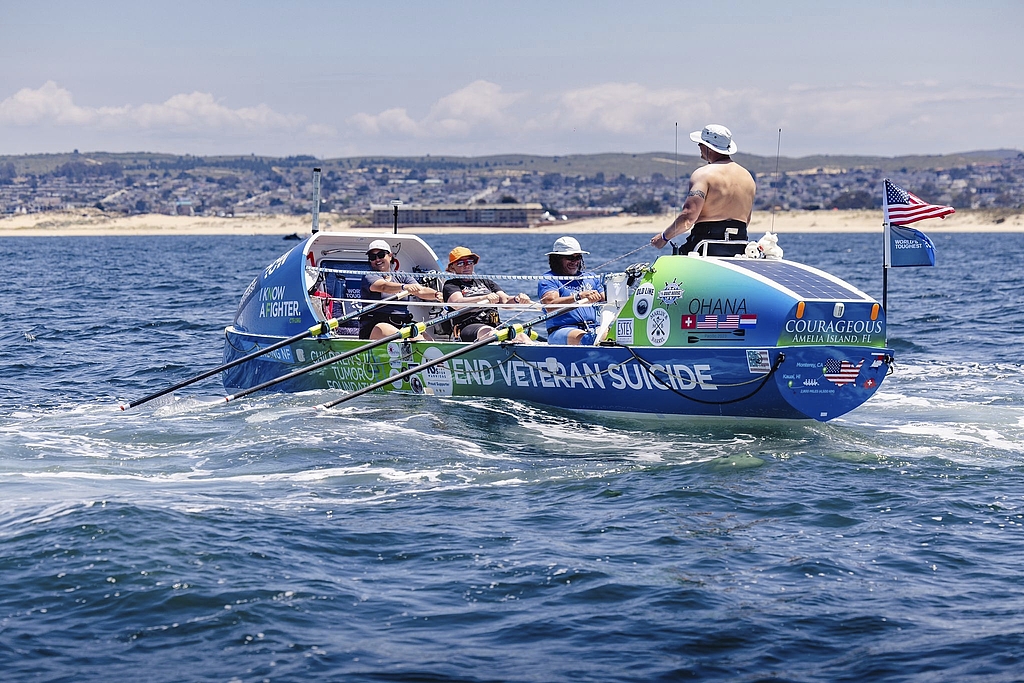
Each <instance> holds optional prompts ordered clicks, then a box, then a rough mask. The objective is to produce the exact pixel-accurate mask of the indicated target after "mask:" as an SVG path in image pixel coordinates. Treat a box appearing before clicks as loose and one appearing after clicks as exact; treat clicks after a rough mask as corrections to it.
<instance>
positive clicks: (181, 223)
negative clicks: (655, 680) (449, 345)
mask: <svg viewBox="0 0 1024 683" xmlns="http://www.w3.org/2000/svg"><path fill="white" fill-rule="evenodd" d="M672 218H673V216H671V215H667V214H666V215H661V216H625V215H619V216H607V217H604V218H589V219H584V220H574V221H559V222H554V223H547V224H544V225H539V226H535V227H532V228H479V227H461V226H453V227H431V228H415V232H417V233H421V234H432V233H441V232H462V231H465V232H466V233H469V234H481V233H500V232H521V231H524V230H529V231H530V232H536V233H545V234H547V233H551V234H554V233H559V234H563V233H564V234H573V233H576V234H593V233H603V232H604V233H631V232H635V233H650V234H654V233H655V232H657V231H659V230H661V229H662V228H664V227H666V226H667V225H668V224H669V222H670V221H671V220H672ZM310 222H311V217H310V216H309V215H308V214H307V215H305V216H290V215H272V216H240V217H231V218H218V217H207V216H167V215H164V214H143V215H137V216H120V215H116V216H114V215H108V214H105V213H103V212H102V211H98V210H96V209H81V210H77V211H60V212H47V213H36V214H22V215H16V216H9V217H5V218H2V219H0V237H18V236H21V237H43V236H51V237H57V236H71V235H204V234H209V235H282V236H283V235H290V234H292V233H297V234H299V235H303V234H308V233H309V228H310ZM349 226H350V222H349V221H348V220H347V219H346V218H345V217H343V216H340V215H334V214H321V216H320V227H321V229H323V230H332V229H334V230H342V229H347V228H348V227H349ZM772 227H774V230H775V231H776V232H778V233H782V234H784V233H787V232H788V233H797V232H817V233H832V232H835V233H843V232H880V231H881V229H882V212H881V211H781V212H777V213H776V214H775V215H774V216H773V215H772V214H771V213H768V212H755V213H754V217H753V220H752V221H751V225H750V229H749V234H750V236H751V237H752V238H756V237H757V236H759V235H761V234H762V233H764V232H766V231H767V230H768V229H769V228H772ZM915 227H920V228H921V229H922V230H924V231H925V232H936V233H937V232H1024V213H1021V212H1017V213H1000V214H996V213H993V212H991V211H961V212H958V213H955V214H953V215H952V216H948V217H947V218H945V219H941V220H937V219H933V220H928V221H923V222H921V223H919V224H917V226H915ZM362 229H363V230H365V231H367V232H382V233H384V232H390V230H388V229H383V230H382V229H380V228H369V227H367V228H362Z"/></svg>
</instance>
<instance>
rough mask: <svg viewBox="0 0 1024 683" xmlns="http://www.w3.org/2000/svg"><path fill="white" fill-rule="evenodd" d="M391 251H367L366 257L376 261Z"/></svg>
mask: <svg viewBox="0 0 1024 683" xmlns="http://www.w3.org/2000/svg"><path fill="white" fill-rule="evenodd" d="M390 253H391V252H389V251H369V252H367V253H366V258H368V259H370V260H371V261H376V260H377V259H382V258H384V257H385V256H387V255H388V254H390Z"/></svg>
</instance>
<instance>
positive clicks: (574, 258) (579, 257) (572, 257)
mask: <svg viewBox="0 0 1024 683" xmlns="http://www.w3.org/2000/svg"><path fill="white" fill-rule="evenodd" d="M562 258H564V259H565V260H566V261H582V260H583V254H570V255H569V256H563V257H562Z"/></svg>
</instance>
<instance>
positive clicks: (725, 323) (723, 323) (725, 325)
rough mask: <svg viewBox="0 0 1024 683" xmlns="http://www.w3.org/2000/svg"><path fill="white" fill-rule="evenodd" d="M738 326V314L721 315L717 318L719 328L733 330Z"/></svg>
mask: <svg viewBox="0 0 1024 683" xmlns="http://www.w3.org/2000/svg"><path fill="white" fill-rule="evenodd" d="M739 326H740V317H739V316H738V315H723V316H722V317H721V318H719V319H718V329H720V330H735V329H736V328H738V327H739Z"/></svg>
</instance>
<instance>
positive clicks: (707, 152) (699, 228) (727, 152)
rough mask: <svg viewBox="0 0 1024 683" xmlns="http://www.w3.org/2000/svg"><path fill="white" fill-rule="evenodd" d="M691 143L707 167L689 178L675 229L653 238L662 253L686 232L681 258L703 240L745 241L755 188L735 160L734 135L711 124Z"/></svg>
mask: <svg viewBox="0 0 1024 683" xmlns="http://www.w3.org/2000/svg"><path fill="white" fill-rule="evenodd" d="M690 139H691V140H693V141H694V142H696V143H697V144H698V145H699V146H700V158H701V159H704V160H705V161H707V162H708V164H707V166H701V167H700V168H698V169H697V170H695V171H694V172H693V173H692V174H691V175H690V189H689V191H688V192H687V195H686V201H685V202H683V210H682V212H681V213H680V214H679V215H678V216H677V217H676V219H675V220H674V221H672V225H670V226H668V227H667V228H665V230H663V231H662V232H660V233H658V234H657V235H655V236H654V237H652V238H651V245H652V246H654V247H657V248H658V249H661V248H662V247H664V246H665V245H666V244H668V241H669V240H670V239H672V238H673V237H675V236H676V235H680V234H682V233H684V232H686V231H687V230H689V231H690V236H689V237H688V238H687V239H686V242H684V243H683V246H682V248H681V249H680V253H681V254H688V253H690V252H691V251H693V249H694V248H696V246H697V244H698V243H699V242H700V241H701V240H709V239H710V240H724V239H736V240H746V239H747V225H748V224H749V223H750V216H751V213H752V212H753V209H754V192H755V190H756V185H755V183H754V178H753V176H751V175H750V171H748V170H747V169H745V168H743V167H742V166H740V165H739V164H737V163H736V162H735V161H733V160H732V155H733V154H735V153H736V143H735V142H734V141H733V139H732V131H730V130H729V129H728V128H726V127H725V126H720V125H718V124H715V123H712V124H708V125H707V126H704V129H703V130H698V131H694V132H692V133H690ZM727 230H728V231H730V232H729V233H727V232H726V231H727ZM730 233H731V236H730Z"/></svg>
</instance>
